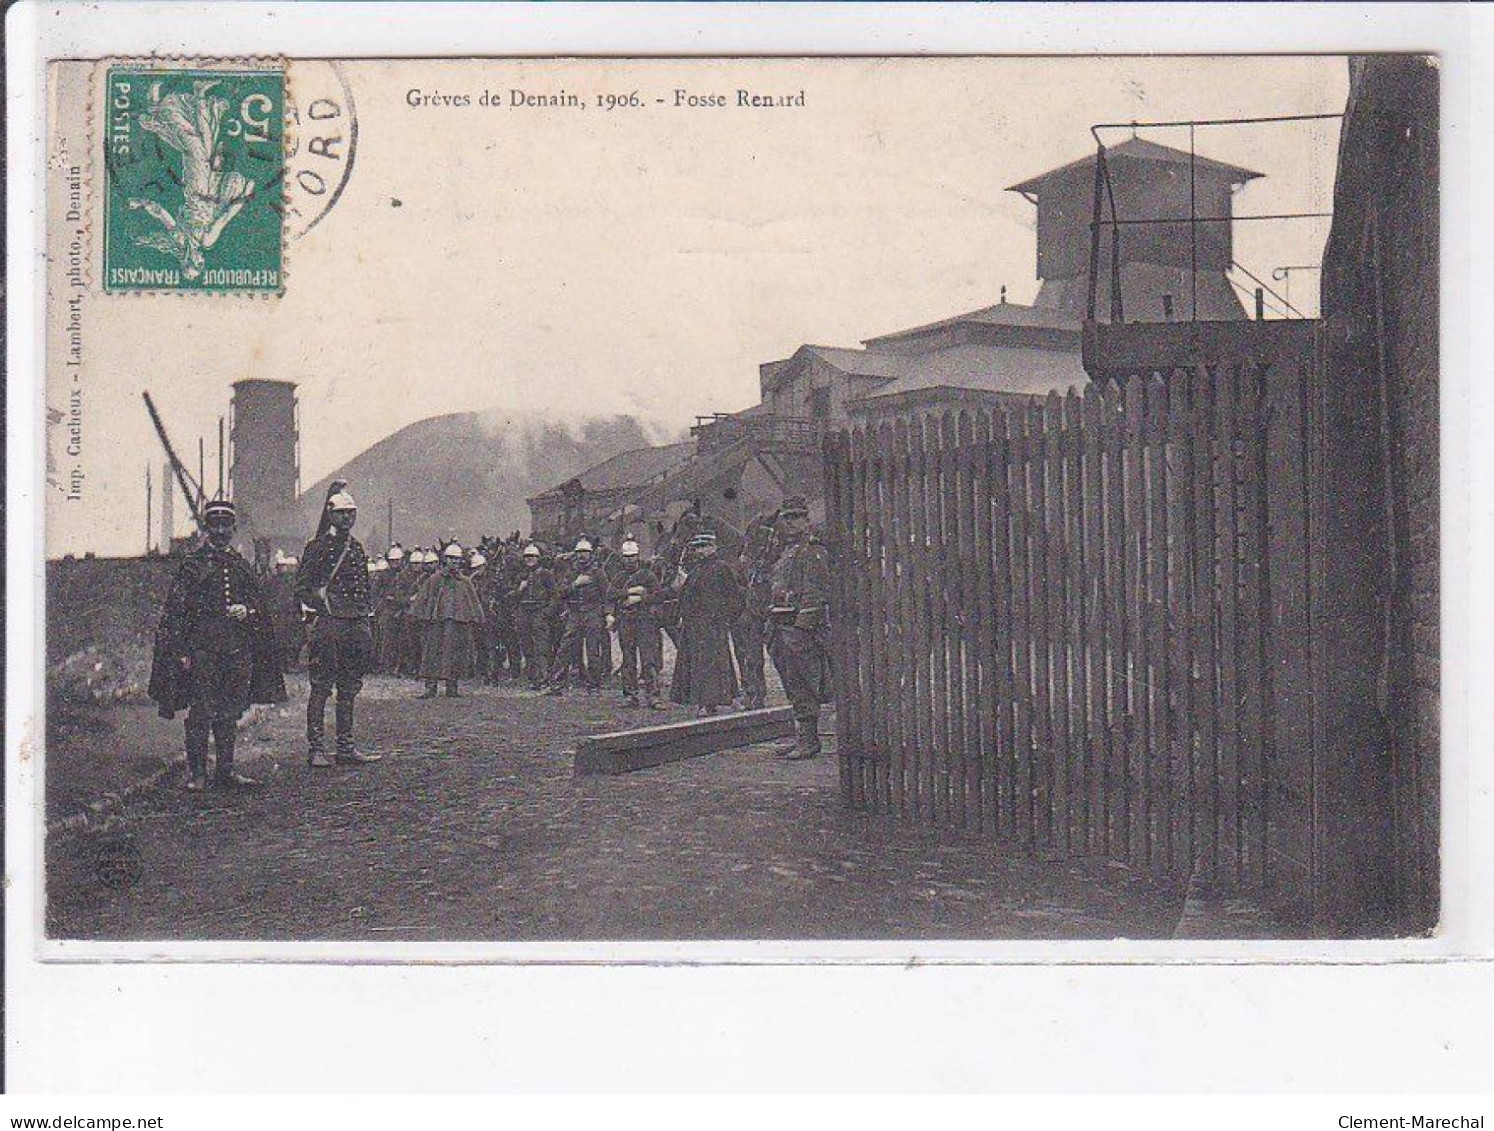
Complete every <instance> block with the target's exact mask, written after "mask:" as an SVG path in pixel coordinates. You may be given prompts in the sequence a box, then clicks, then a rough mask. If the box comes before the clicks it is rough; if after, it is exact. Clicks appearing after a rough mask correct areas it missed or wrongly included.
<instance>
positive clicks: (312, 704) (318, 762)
mask: <svg viewBox="0 0 1494 1131" xmlns="http://www.w3.org/2000/svg"><path fill="white" fill-rule="evenodd" d="M327 695H328V693H327V692H326V691H321V690H318V689H317V688H315V687H313V688H312V689H311V695H310V697H309V698H308V699H307V700H306V750H307V754H306V762H307V765H310V766H313V767H315V768H317V769H322V768H325V767H327V766H330V765H332V759H331V758H329V757H328V756H327V737H326V725H327Z"/></svg>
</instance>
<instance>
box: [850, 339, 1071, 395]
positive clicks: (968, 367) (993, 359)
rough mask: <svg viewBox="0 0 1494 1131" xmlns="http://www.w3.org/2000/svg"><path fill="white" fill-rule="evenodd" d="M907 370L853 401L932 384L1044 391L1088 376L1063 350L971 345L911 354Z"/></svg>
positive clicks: (1062, 388)
mask: <svg viewBox="0 0 1494 1131" xmlns="http://www.w3.org/2000/svg"><path fill="white" fill-rule="evenodd" d="M910 360H911V361H912V363H913V364H912V365H911V367H910V368H909V371H908V372H907V373H906V374H905V375H903V376H902V377H899V378H898V379H897V380H896V381H893V382H891V383H889V384H887V385H883V386H882V387H881V388H879V389H876V390H874V391H872V392H870V393H867V394H866V395H865V396H863V397H859V398H857V399H858V401H875V400H879V399H881V398H882V397H895V396H899V395H901V394H907V393H918V392H924V391H928V390H932V389H973V390H976V391H978V392H990V393H1020V394H1026V395H1034V394H1036V395H1044V394H1047V393H1050V392H1060V393H1061V392H1064V391H1066V390H1068V389H1069V388H1071V387H1076V386H1083V385H1084V384H1086V383H1087V382H1088V380H1089V377H1088V375H1087V374H1086V373H1085V372H1084V365H1083V363H1082V361H1081V360H1080V358H1079V356H1078V355H1077V354H1074V353H1071V352H1069V351H1067V350H1045V349H1032V348H1027V347H1022V346H1005V345H991V344H971V345H962V346H951V347H950V348H949V349H943V350H935V351H934V352H932V353H926V354H920V355H919V356H917V357H914V358H911V359H910Z"/></svg>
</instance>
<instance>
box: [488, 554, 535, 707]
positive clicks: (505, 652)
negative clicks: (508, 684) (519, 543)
mask: <svg viewBox="0 0 1494 1131" xmlns="http://www.w3.org/2000/svg"><path fill="white" fill-rule="evenodd" d="M522 568H523V567H522V566H520V564H519V562H518V560H517V558H516V557H515V555H514V553H513V550H512V548H511V547H509V546H507V545H505V544H503V543H498V544H497V545H495V546H494V547H493V548H492V550H491V551H490V554H489V557H488V564H487V569H486V570H485V572H484V581H483V583H482V584H480V585H479V586H478V594H479V595H480V596H481V597H482V599H483V606H484V607H485V608H486V609H487V613H488V626H489V629H488V631H489V638H488V644H489V648H488V664H489V667H488V677H489V682H490V683H497V682H498V677H499V676H500V675H506V676H507V677H508V678H509V679H518V678H520V676H521V675H522V674H523V665H524V659H523V649H522V646H521V645H520V643H519V605H518V601H517V600H516V599H515V596H514V590H515V588H516V587H517V586H518V583H519V580H520V578H519V577H518V573H519V570H520V569H522Z"/></svg>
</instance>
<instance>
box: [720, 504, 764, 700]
mask: <svg viewBox="0 0 1494 1131" xmlns="http://www.w3.org/2000/svg"><path fill="white" fill-rule="evenodd" d="M772 543H773V520H772V519H771V518H770V517H767V516H762V515H760V516H758V517H757V518H755V519H753V520H752V522H751V523H750V524H749V525H748V527H747V535H746V537H745V539H744V540H743V543H742V553H741V556H740V557H739V558H738V559H737V562H738V570H739V574H738V576H739V578H740V580H741V582H742V596H743V601H742V612H741V615H739V616H738V617H737V619H736V620H734V621H733V622H732V625H731V648H732V652H733V653H735V655H736V657H737V668H738V669H739V670H740V671H741V673H742V695H743V698H744V699H745V702H746V707H747V709H748V710H749V711H751V710H757V709H758V708H760V707H762V706H763V705H764V704H766V702H767V698H768V685H767V681H766V679H765V678H764V670H765V667H766V664H765V660H766V656H765V649H766V647H767V642H768V637H767V627H768V606H769V604H770V603H771V602H770V590H771V588H772V582H771V576H770V575H771V571H772V568H773V560H772V550H773V548H774V547H773V544H772Z"/></svg>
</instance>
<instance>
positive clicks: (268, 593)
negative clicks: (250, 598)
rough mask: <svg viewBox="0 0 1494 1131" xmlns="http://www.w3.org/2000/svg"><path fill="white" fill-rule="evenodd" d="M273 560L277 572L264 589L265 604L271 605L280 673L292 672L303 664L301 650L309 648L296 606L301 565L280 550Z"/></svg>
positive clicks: (297, 606)
mask: <svg viewBox="0 0 1494 1131" xmlns="http://www.w3.org/2000/svg"><path fill="white" fill-rule="evenodd" d="M274 560H275V570H274V572H273V573H271V574H270V579H269V582H268V584H267V585H266V586H265V600H266V601H267V602H268V604H269V609H270V623H271V624H272V625H274V628H275V644H276V646H277V647H278V648H279V649H280V668H281V671H290V670H291V669H292V668H294V667H295V666H296V665H297V664H299V663H300V662H301V649H302V648H304V647H305V646H306V625H305V623H304V622H303V621H302V620H301V608H300V606H299V605H297V604H296V567H297V566H298V565H299V564H300V563H299V562H297V561H296V559H295V558H292V557H287V556H286V554H285V553H284V552H283V551H281V550H276V551H275V559H274Z"/></svg>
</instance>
